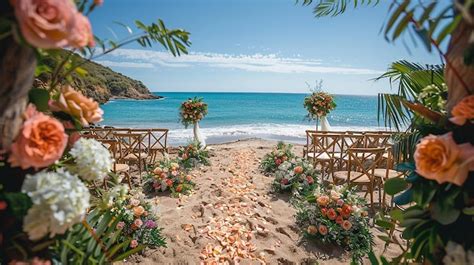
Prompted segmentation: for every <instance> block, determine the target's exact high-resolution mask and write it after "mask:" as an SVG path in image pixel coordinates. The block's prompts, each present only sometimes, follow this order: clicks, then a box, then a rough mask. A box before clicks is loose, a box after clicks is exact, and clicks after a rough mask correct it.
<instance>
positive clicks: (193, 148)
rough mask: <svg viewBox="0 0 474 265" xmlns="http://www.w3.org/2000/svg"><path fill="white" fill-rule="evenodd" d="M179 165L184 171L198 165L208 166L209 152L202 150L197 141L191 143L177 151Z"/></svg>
mask: <svg viewBox="0 0 474 265" xmlns="http://www.w3.org/2000/svg"><path fill="white" fill-rule="evenodd" d="M178 159H179V164H180V165H181V166H182V167H184V168H185V169H191V168H194V167H197V166H199V165H205V166H208V165H210V163H209V151H207V150H206V149H203V148H202V145H201V143H200V142H199V141H192V142H191V143H189V144H188V145H186V146H181V147H180V148H179V150H178Z"/></svg>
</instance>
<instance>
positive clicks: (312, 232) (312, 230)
mask: <svg viewBox="0 0 474 265" xmlns="http://www.w3.org/2000/svg"><path fill="white" fill-rule="evenodd" d="M306 232H308V234H310V235H316V234H317V233H318V228H317V227H316V226H314V225H310V226H308V228H307V229H306Z"/></svg>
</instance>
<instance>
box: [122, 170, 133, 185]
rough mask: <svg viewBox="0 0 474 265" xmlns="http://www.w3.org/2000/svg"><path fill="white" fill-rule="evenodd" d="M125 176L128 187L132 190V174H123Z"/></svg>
mask: <svg viewBox="0 0 474 265" xmlns="http://www.w3.org/2000/svg"><path fill="white" fill-rule="evenodd" d="M123 173H124V174H125V178H126V179H127V183H128V187H129V188H130V189H132V181H131V180H130V174H128V172H123Z"/></svg>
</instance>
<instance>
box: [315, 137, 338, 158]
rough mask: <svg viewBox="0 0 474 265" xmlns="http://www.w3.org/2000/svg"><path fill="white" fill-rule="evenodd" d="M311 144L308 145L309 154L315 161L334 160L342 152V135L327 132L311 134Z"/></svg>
mask: <svg viewBox="0 0 474 265" xmlns="http://www.w3.org/2000/svg"><path fill="white" fill-rule="evenodd" d="M311 137H312V138H311V142H310V143H309V145H308V153H309V154H311V155H312V158H313V159H315V160H318V159H328V158H334V155H335V154H336V153H338V152H340V150H341V148H342V146H341V141H340V138H341V134H331V133H326V132H314V133H312V134H311Z"/></svg>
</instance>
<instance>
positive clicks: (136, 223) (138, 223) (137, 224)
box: [133, 219, 143, 228]
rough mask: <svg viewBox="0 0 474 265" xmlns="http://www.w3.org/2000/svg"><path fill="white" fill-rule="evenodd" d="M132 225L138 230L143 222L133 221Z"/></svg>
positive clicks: (139, 220)
mask: <svg viewBox="0 0 474 265" xmlns="http://www.w3.org/2000/svg"><path fill="white" fill-rule="evenodd" d="M133 224H134V225H135V226H136V227H138V228H140V227H141V226H142V225H143V221H142V219H135V221H133Z"/></svg>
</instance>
